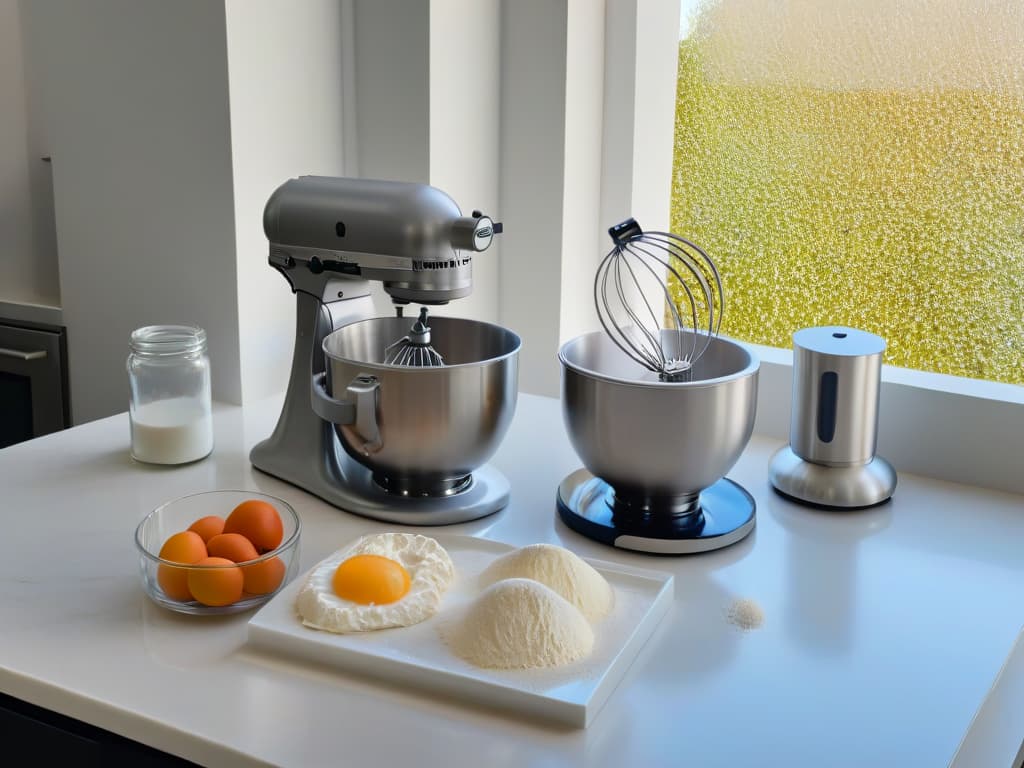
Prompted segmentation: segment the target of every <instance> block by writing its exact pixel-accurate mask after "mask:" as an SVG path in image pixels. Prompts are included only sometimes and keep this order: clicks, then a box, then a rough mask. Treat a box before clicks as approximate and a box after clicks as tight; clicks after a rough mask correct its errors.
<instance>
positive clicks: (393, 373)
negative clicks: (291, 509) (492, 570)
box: [250, 176, 520, 525]
mask: <svg viewBox="0 0 1024 768" xmlns="http://www.w3.org/2000/svg"><path fill="white" fill-rule="evenodd" d="M263 224H264V231H265V232H266V235H267V238H268V240H269V243H270V249H269V258H268V261H269V263H270V265H271V266H272V267H274V268H275V269H276V270H277V271H279V272H280V273H281V274H282V275H283V276H284V277H285V279H286V280H287V281H288V282H289V284H290V285H291V287H292V290H293V292H294V293H295V295H296V300H297V303H298V312H297V318H296V333H295V348H294V352H293V356H292V370H291V377H290V379H289V384H288V389H287V392H286V395H285V401H284V405H283V407H282V410H281V415H280V417H279V419H278V423H277V426H276V428H275V429H274V432H273V434H272V435H271V436H270V437H269V438H268V439H266V440H264V441H262V442H261V443H259V444H257V445H256V446H255V447H254V448H253V450H252V451H251V453H250V460H251V462H252V464H253V465H254V466H255V467H256V468H257V469H260V470H262V471H264V472H267V473H269V474H271V475H274V476H276V477H278V478H280V479H282V480H285V481H287V482H290V483H292V484H293V485H297V486H299V487H301V488H303V489H305V490H307V491H309V492H311V493H313V494H315V495H317V496H319V497H321V498H322V499H324V500H326V501H328V502H329V503H331V504H333V505H334V506H337V507H340V508H342V509H345V510H347V511H350V512H354V513H356V514H360V515H364V516H367V517H372V518H374V519H378V520H386V521H391V522H399V523H406V524H413V525H443V524H449V523H455V522H462V521H465V520H472V519H474V518H478V517H483V516H484V515H487V514H491V513H492V512H496V511H497V510H498V509H501V508H502V507H504V506H505V504H507V501H508V495H509V494H508V482H507V481H506V480H505V478H504V477H503V476H501V474H500V473H499V472H497V470H495V469H494V468H493V467H490V466H489V465H486V464H483V462H484V461H486V460H487V459H488V458H489V457H490V454H491V453H492V452H493V450H495V449H496V447H497V444H498V442H500V439H501V437H502V436H503V435H504V431H505V429H507V426H508V424H509V422H510V420H511V416H512V413H513V412H514V409H515V402H516V390H517V376H518V367H517V363H518V350H519V345H520V341H519V337H518V336H516V335H515V334H513V333H512V332H511V331H508V330H506V329H504V328H500V327H499V326H493V325H491V324H488V323H479V322H476V321H472V320H462V319H458V318H445V319H444V321H445V322H444V323H443V324H442V326H443V328H444V329H445V331H446V332H447V334H448V335H450V336H451V337H452V340H453V341H449V340H448V339H435V342H438V343H442V342H443V343H444V344H445V345H446V346H444V350H445V357H446V358H449V357H454V359H456V361H457V363H458V364H457V365H455V366H449V367H444V368H440V367H436V368H435V367H422V368H421V367H414V366H408V365H395V364H393V363H392V362H391V361H387V360H385V355H386V352H385V350H386V349H387V348H388V347H389V346H393V344H394V342H395V341H396V339H397V340H398V341H401V340H402V339H401V338H399V337H400V336H401V333H402V330H404V329H401V326H400V325H399V324H396V318H375V317H373V315H374V310H373V303H372V301H371V299H370V283H369V281H370V280H375V281H378V282H380V283H381V284H382V285H383V288H384V291H385V292H387V293H388V294H389V295H390V296H391V299H392V301H393V302H394V304H395V305H396V307H397V314H398V317H401V315H402V307H403V306H404V305H406V304H408V303H410V302H416V303H419V304H424V305H441V304H446V303H448V302H449V301H451V300H452V299H457V298H461V297H463V296H466V295H468V294H469V293H470V292H471V290H472V255H471V253H472V252H474V251H475V252H480V251H483V250H486V249H487V247H488V246H489V245H490V243H491V241H492V239H493V237H494V235H495V234H498V233H500V232H501V230H502V226H501V224H500V223H495V222H494V221H493V220H492V219H491V218H490V217H488V216H485V215H483V214H482V213H481V212H479V211H474V212H473V214H472V215H471V216H463V215H462V213H461V211H460V209H459V207H458V205H456V203H455V201H454V200H452V198H451V197H449V196H448V195H447V194H445V193H444V192H442V191H441V190H439V189H437V188H436V187H432V186H428V185H425V184H414V183H406V182H393V181H379V180H372V179H350V178H336V177H324V176H302V177H299V178H295V179H291V180H289V181H286V182H285V183H284V184H282V185H281V186H280V187H278V189H277V190H276V191H275V192H274V193H273V194H272V195H271V197H270V199H269V200H268V202H267V204H266V208H265V210H264V217H263ZM424 320H425V317H424ZM399 322H400V321H399ZM406 327H407V326H406ZM342 331H344V334H343V335H340V334H341V332H342ZM385 333H386V334H388V335H384V334H385ZM463 338H464V339H481V338H483V339H488V340H489V341H488V343H486V344H482V345H481V344H477V345H476V346H474V347H473V348H472V349H468V348H465V347H464V348H461V349H452V348H451V347H450V346H448V345H449V344H452V343H455V344H457V343H458V340H459V339H463ZM428 343H429V342H428ZM342 379H344V380H342ZM393 382H394V383H393ZM397 382H401V384H398V383H397ZM420 383H424V384H426V383H429V386H420ZM422 392H430V395H431V397H432V398H434V399H433V401H432V402H431V403H424V404H422V406H421V405H420V404H419V403H418V402H417V399H418V398H419V397H420V396H421V393H422ZM446 399H450V401H451V402H452V403H453V404H454V403H458V404H459V407H458V408H455V407H454V406H453V407H452V408H451V409H447V410H446V408H445V402H446ZM474 403H476V404H478V405H477V407H478V408H479V413H473V414H471V416H475V418H476V419H477V420H478V421H479V422H480V423H482V424H485V425H486V430H484V429H480V430H478V431H477V433H474V434H479V439H478V440H477V441H475V442H473V443H472V444H470V445H467V446H465V447H464V448H461V449H460V448H459V446H458V445H456V444H457V443H458V441H456V440H455V439H454V438H455V435H454V434H453V433H454V431H456V430H454V429H449V426H450V425H448V424H447V423H441V422H438V420H439V419H444V418H446V416H445V414H446V412H447V413H452V412H455V411H458V412H459V413H460V414H461V415H462V417H463V418H465V414H466V411H467V409H470V410H471V409H472V408H473V405H472V404H474ZM460 430H461V433H462V434H463V435H464V434H465V433H466V431H467V427H466V425H465V424H462V425H461V426H460ZM447 434H452V440H451V441H450V442H451V443H452V445H440V446H439V445H437V444H436V441H437V440H439V439H441V440H444V438H443V437H442V438H438V437H437V436H438V435H441V436H444V435H447ZM428 435H429V436H430V439H432V440H434V441H435V444H434V445H423V444H422V443H423V442H424V441H425V440H426V439H427V438H426V437H425V436H428ZM410 447H412V448H413V449H414V450H419V452H421V453H422V454H423V455H425V456H427V455H429V456H433V455H437V456H444V457H447V458H448V460H449V463H450V466H437V467H433V466H424V465H423V464H422V462H421V463H419V464H418V465H417V466H416V467H415V475H413V476H408V477H407V476H404V475H403V474H402V472H403V470H402V464H401V463H400V462H399V463H396V462H394V461H392V459H393V457H394V456H395V455H397V454H401V453H402V452H403V451H406V450H408V449H409V448H410ZM445 449H447V450H445ZM470 458H472V462H471V465H470V463H467V462H470ZM456 470H457V471H459V472H461V473H462V474H463V475H465V473H466V472H468V471H471V472H472V474H471V476H466V478H464V479H462V480H460V482H459V483H458V484H457V486H456V485H455V484H453V483H451V482H444V481H443V480H444V479H445V478H448V477H449V476H451V475H452V473H453V472H454V471H456Z"/></svg>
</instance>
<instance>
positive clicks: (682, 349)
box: [594, 219, 725, 381]
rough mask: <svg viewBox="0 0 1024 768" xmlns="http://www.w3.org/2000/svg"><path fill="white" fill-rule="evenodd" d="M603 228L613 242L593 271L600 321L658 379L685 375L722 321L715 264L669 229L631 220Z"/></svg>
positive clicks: (721, 296) (681, 378)
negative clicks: (648, 228) (675, 289)
mask: <svg viewBox="0 0 1024 768" xmlns="http://www.w3.org/2000/svg"><path fill="white" fill-rule="evenodd" d="M608 234H609V235H611V238H612V242H614V244H615V245H614V247H613V248H612V250H611V251H610V252H609V253H608V255H606V256H605V257H604V258H603V259H602V260H601V263H600V264H599V265H598V268H597V274H596V275H595V277H594V304H595V306H596V308H597V316H598V319H599V320H600V321H601V325H602V327H603V328H604V330H605V332H606V333H607V334H608V336H609V337H610V338H611V340H612V341H613V342H615V345H616V346H617V347H618V348H619V349H621V350H622V351H623V352H624V353H625V354H626V355H628V356H629V357H630V358H632V359H633V360H634V361H635V362H636V363H638V364H639V365H641V366H643V367H644V368H646V369H647V370H649V371H652V372H654V373H656V374H658V377H659V378H660V379H661V380H662V381H687V380H689V378H690V376H691V373H692V368H693V365H694V363H696V362H697V360H699V359H700V357H701V355H703V354H704V352H705V351H706V350H707V348H708V346H709V345H710V344H711V339H712V337H714V336H716V335H717V334H718V329H719V327H720V326H721V324H722V310H723V308H724V306H725V295H724V293H723V291H722V280H721V277H720V275H719V273H718V269H717V268H716V267H715V264H714V262H713V261H712V260H711V258H710V257H709V256H708V255H707V253H705V252H704V251H703V250H702V249H701V248H700V247H699V246H697V245H696V244H694V243H692V242H690V241H689V240H686V239H684V238H682V237H679V236H678V235H674V234H671V233H669V232H644V231H643V229H641V228H640V225H639V224H638V223H637V222H636V220H635V219H626V220H625V221H623V222H621V223H620V224H616V225H615V226H614V227H611V228H610V229H609V230H608ZM670 278H675V280H676V282H677V283H678V284H679V286H680V288H681V290H682V292H683V295H684V301H682V302H680V304H682V305H683V306H682V307H681V306H680V305H677V303H676V301H675V300H674V298H673V296H672V291H671V288H670V286H669V282H670ZM665 308H667V309H665ZM659 310H660V311H659ZM686 310H689V311H686Z"/></svg>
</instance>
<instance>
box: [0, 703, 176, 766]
mask: <svg viewBox="0 0 1024 768" xmlns="http://www.w3.org/2000/svg"><path fill="white" fill-rule="evenodd" d="M0 741H2V743H3V745H4V754H5V755H6V757H5V758H4V760H3V761H0V762H2V763H3V764H4V765H6V766H11V768H15V766H21V765H24V766H42V765H73V766H75V768H92V766H97V768H98V767H99V766H104V767H108V766H122V765H123V766H126V767H127V766H131V767H132V768H196V764H195V763H192V762H189V761H188V760H183V759H181V758H180V757H175V756H174V755H169V754H167V753H166V752H161V751H160V750H157V749H153V748H152V747H147V746H146V745H145V744H140V743H138V742H137V741H132V740H131V739H126V738H124V737H123V736H118V735H117V734H116V733H111V732H110V731H105V730H103V729H101V728H96V727H95V726H92V725H89V724H88V723H83V722H81V721H79V720H75V719H73V718H70V717H65V716H63V715H59V714H57V713H56V712H51V711H50V710H48V709H43V708H42V707H37V706H35V705H33V704H29V703H27V702H24V701H21V700H20V699H16V698H14V697H12V696H7V695H6V694H2V693H0ZM15 755H20V756H21V757H20V758H18V757H14V756H15Z"/></svg>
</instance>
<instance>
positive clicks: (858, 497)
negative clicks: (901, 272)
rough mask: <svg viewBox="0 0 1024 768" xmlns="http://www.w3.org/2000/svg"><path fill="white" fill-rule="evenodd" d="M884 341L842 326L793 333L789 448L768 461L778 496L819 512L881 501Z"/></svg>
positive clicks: (892, 477)
mask: <svg viewBox="0 0 1024 768" xmlns="http://www.w3.org/2000/svg"><path fill="white" fill-rule="evenodd" d="M884 351H885V340H884V339H882V338H881V337H880V336H876V335H875V334H873V333H868V332H866V331H861V330H858V329H856V328H847V327H844V326H823V327H817V328H804V329H802V330H800V331H797V332H796V333H795V334H793V398H792V407H791V412H790V437H789V445H788V446H786V447H784V448H782V449H781V450H779V451H778V452H777V453H776V454H775V456H774V457H773V458H772V462H771V467H770V479H771V482H772V485H773V486H775V488H776V489H777V490H779V491H780V492H782V493H783V494H785V495H787V496H790V497H793V498H795V499H797V500H798V501H803V502H807V503H810V504H815V505H819V506H826V507H865V506H871V505H873V504H877V503H879V502H882V501H885V500H886V499H888V498H889V497H890V496H891V495H892V493H893V490H894V489H895V487H896V472H895V470H893V468H892V467H891V466H890V465H889V463H888V462H886V461H885V460H884V459H882V458H881V457H879V456H876V455H875V450H876V448H877V444H878V410H879V409H878V405H879V390H880V387H881V373H882V353H883V352H884Z"/></svg>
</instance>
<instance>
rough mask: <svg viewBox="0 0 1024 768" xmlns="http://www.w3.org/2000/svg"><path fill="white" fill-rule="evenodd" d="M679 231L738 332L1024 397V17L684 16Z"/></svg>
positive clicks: (841, 4) (919, 0) (769, 8)
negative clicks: (796, 338) (848, 349)
mask: <svg viewBox="0 0 1024 768" xmlns="http://www.w3.org/2000/svg"><path fill="white" fill-rule="evenodd" d="M682 15H683V21H682V23H681V25H680V32H681V38H682V39H681V40H680V44H679V85H678V96H677V106H676V143H675V165H674V173H673V196H672V231H674V232H676V233H678V234H680V235H683V236H684V237H688V238H689V239H691V240H693V241H695V242H696V243H698V244H699V245H701V246H702V247H704V248H705V250H707V251H708V253H709V254H710V255H711V257H712V259H714V261H715V263H716V264H717V265H718V267H719V268H720V269H721V271H722V275H723V282H724V284H725V288H726V305H725V313H724V319H723V325H722V333H723V334H726V335H729V336H733V337H735V338H739V339H744V340H747V341H752V342H756V343H761V344H769V345H772V346H778V347H789V346H791V342H792V334H793V332H794V331H796V330H798V329H800V328H803V327H808V326H815V325H831V324H841V325H850V326H853V327H856V328H861V329H863V330H867V331H871V332H873V333H877V334H879V335H880V336H882V337H883V338H884V339H885V340H886V342H887V344H888V349H887V351H886V362H887V363H890V364H893V365H897V366H902V367H907V368H918V369H922V370H928V371H937V372H941V373H950V374H955V375H958V376H967V377H971V378H982V379H993V380H998V381H1007V382H1014V383H1024V331H1022V323H1024V63H1022V61H1024V54H1022V53H1021V47H1020V46H1021V42H1020V41H1021V40H1024V4H1021V3H1020V1H1019V0H989V1H988V2H979V3H962V2H959V0H914V1H913V2H908V3H902V4H900V5H899V6H894V5H892V4H891V3H888V2H882V0H832V2H828V3H821V2H818V0H789V1H788V2H784V3H779V2H774V1H773V0H720V1H719V2H700V0H682Z"/></svg>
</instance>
